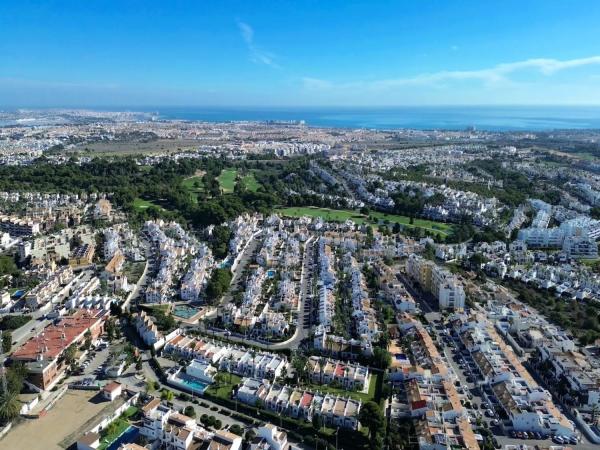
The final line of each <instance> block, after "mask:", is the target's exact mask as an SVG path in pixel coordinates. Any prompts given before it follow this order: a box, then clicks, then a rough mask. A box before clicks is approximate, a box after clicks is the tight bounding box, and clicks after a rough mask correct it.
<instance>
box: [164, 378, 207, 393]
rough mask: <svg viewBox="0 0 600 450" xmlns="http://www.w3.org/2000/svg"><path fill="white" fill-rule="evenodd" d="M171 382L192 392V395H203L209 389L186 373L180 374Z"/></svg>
mask: <svg viewBox="0 0 600 450" xmlns="http://www.w3.org/2000/svg"><path fill="white" fill-rule="evenodd" d="M169 381H171V382H172V383H174V384H175V385H178V386H180V387H181V388H183V389H185V390H187V391H188V392H191V393H192V394H203V393H204V391H205V390H206V389H207V388H208V384H206V383H203V382H202V381H200V380H198V379H196V378H192V377H190V376H189V375H186V374H185V373H178V374H177V376H175V378H172V379H170V380H169Z"/></svg>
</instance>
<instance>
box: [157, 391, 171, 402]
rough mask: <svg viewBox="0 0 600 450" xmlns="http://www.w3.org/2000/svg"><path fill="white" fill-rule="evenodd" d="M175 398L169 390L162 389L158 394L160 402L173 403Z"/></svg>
mask: <svg viewBox="0 0 600 450" xmlns="http://www.w3.org/2000/svg"><path fill="white" fill-rule="evenodd" d="M174 397H175V394H173V391H170V390H169V389H163V390H162V391H161V392H160V398H161V399H162V400H166V401H168V402H171V401H173V398H174Z"/></svg>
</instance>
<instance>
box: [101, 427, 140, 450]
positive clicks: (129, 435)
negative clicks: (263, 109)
mask: <svg viewBox="0 0 600 450" xmlns="http://www.w3.org/2000/svg"><path fill="white" fill-rule="evenodd" d="M139 434H140V429H139V428H138V427H134V426H133V425H132V426H130V427H129V428H127V429H126V430H125V431H123V433H122V434H121V436H119V437H118V438H117V439H115V440H114V441H113V442H112V443H111V444H110V445H109V446H108V447H106V450H118V449H119V447H121V445H123V444H129V443H131V442H135V440H136V439H137V437H138V435H139Z"/></svg>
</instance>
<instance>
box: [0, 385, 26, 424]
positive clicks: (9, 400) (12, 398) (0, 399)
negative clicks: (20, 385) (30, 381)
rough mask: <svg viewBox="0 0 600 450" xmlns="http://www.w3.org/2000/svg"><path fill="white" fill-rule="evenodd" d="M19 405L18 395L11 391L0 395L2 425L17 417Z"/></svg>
mask: <svg viewBox="0 0 600 450" xmlns="http://www.w3.org/2000/svg"><path fill="white" fill-rule="evenodd" d="M20 410H21V403H20V402H19V393H18V392H14V391H11V390H7V391H6V392H2V393H1V394H0V420H1V421H2V422H4V423H6V422H10V421H11V420H13V419H14V418H15V417H17V416H18V415H19V412H20Z"/></svg>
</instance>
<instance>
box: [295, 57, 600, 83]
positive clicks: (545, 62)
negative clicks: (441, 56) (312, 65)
mask: <svg viewBox="0 0 600 450" xmlns="http://www.w3.org/2000/svg"><path fill="white" fill-rule="evenodd" d="M597 64H600V56H590V57H588V58H578V59H570V60H564V61H561V60H557V59H550V58H536V59H527V60H524V61H517V62H512V63H503V64H498V65H496V66H494V67H491V68H488V69H478V70H444V71H440V72H434V73H423V74H419V75H416V76H413V77H407V78H389V79H381V80H369V81H351V82H343V83H333V82H330V81H327V80H321V79H316V78H311V77H305V78H303V79H302V83H303V86H304V87H305V88H307V89H311V90H315V89H322V90H331V89H340V90H346V89H363V90H386V89H393V88H396V87H402V86H436V85H443V84H444V83H446V82H452V81H463V80H467V81H468V80H473V81H480V82H482V83H484V84H486V85H489V86H493V85H494V84H498V83H502V82H504V83H507V82H511V80H510V77H509V75H511V74H513V73H515V72H519V71H525V70H533V71H536V72H538V73H540V74H542V75H545V76H550V75H553V74H555V73H557V72H560V71H563V70H567V69H573V68H576V67H583V66H589V65H597Z"/></svg>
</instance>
